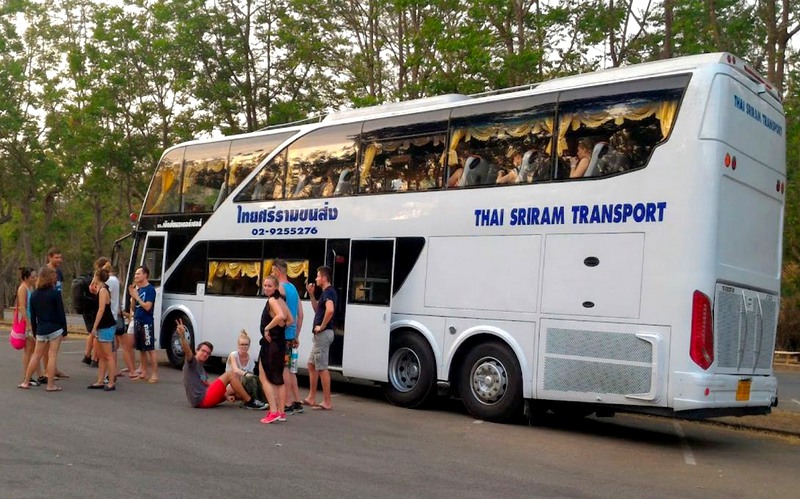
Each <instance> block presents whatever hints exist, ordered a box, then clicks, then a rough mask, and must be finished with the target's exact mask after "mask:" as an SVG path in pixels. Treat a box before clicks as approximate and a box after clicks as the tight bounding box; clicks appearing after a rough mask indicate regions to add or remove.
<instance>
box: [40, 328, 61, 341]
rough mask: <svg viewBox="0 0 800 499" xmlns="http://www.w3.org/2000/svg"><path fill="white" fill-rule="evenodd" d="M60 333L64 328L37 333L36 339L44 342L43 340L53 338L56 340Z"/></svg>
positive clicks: (51, 339)
mask: <svg viewBox="0 0 800 499" xmlns="http://www.w3.org/2000/svg"><path fill="white" fill-rule="evenodd" d="M62 334H64V330H63V329H58V330H56V331H53V332H52V333H50V334H37V335H36V341H42V342H44V341H53V340H56V339H58V338H61V335H62Z"/></svg>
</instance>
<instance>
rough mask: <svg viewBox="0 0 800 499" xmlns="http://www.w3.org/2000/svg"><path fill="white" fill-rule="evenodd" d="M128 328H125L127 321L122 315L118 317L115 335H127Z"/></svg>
mask: <svg viewBox="0 0 800 499" xmlns="http://www.w3.org/2000/svg"><path fill="white" fill-rule="evenodd" d="M127 329H128V328H126V327H125V319H124V318H123V317H122V316H121V315H120V316H118V317H117V325H116V326H115V327H114V334H115V335H117V336H120V335H123V334H125V331H127Z"/></svg>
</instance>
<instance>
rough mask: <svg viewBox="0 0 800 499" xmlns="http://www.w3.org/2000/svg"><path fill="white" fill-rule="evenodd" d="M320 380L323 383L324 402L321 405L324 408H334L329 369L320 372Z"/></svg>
mask: <svg viewBox="0 0 800 499" xmlns="http://www.w3.org/2000/svg"><path fill="white" fill-rule="evenodd" d="M319 381H320V384H321V385H322V403H321V404H320V407H322V408H323V409H333V404H332V403H331V373H330V371H328V370H327V369H323V370H321V371H320V372H319Z"/></svg>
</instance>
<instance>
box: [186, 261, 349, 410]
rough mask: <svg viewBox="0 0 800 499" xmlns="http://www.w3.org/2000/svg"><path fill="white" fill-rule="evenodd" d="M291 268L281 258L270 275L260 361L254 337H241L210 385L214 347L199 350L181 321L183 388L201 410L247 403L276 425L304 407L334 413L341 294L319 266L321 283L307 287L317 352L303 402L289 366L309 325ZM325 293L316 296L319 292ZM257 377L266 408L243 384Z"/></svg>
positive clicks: (265, 287) (326, 270) (310, 361)
mask: <svg viewBox="0 0 800 499" xmlns="http://www.w3.org/2000/svg"><path fill="white" fill-rule="evenodd" d="M287 272H288V270H287V264H286V262H285V261H283V260H275V261H274V262H273V264H272V273H271V274H270V275H267V276H265V278H264V282H263V284H262V287H263V292H264V296H265V297H266V298H267V301H266V303H265V304H264V309H263V311H262V313H261V321H260V325H259V332H260V340H259V344H260V349H259V353H258V357H257V359H253V358H251V356H250V354H249V348H250V336H249V335H248V334H247V333H246V332H244V331H243V332H242V333H240V335H239V338H238V341H237V350H236V351H234V352H232V353H231V354H230V355H229V356H228V360H227V365H226V370H225V373H223V374H222V375H221V376H220V377H219V378H217V379H216V380H214V381H210V380H209V377H208V374H207V373H206V371H205V369H204V368H203V363H204V362H205V361H207V360H208V358H209V357H210V356H211V353H212V352H213V351H214V346H213V345H212V344H211V343H210V342H208V341H203V342H201V343H200V344H199V345H197V349H196V351H193V350H192V348H191V346H190V345H189V341H188V340H187V339H186V325H185V324H184V323H183V321H181V320H178V321H177V322H176V330H177V332H178V338H179V339H180V342H181V347H182V348H183V353H184V365H183V384H184V388H185V390H186V398H187V399H188V401H189V403H190V404H191V405H192V406H194V407H197V408H204V409H205V408H210V407H215V406H217V405H219V404H222V403H223V402H225V401H226V400H227V401H230V402H233V401H236V400H241V401H242V402H243V406H244V407H246V408H248V409H264V410H266V409H269V412H268V413H267V415H266V416H264V417H263V418H262V419H261V422H262V423H265V424H271V423H276V422H284V421H286V415H287V413H300V412H303V411H304V406H309V407H311V408H312V409H319V410H331V409H333V403H332V401H331V378H330V372H329V370H328V358H329V352H330V346H331V344H332V343H333V338H334V332H333V326H334V323H333V320H334V311H335V310H336V300H337V296H336V291H335V290H334V289H333V287H332V286H331V279H332V272H331V269H330V268H329V267H324V266H323V267H319V268H318V269H317V276H316V279H315V283H309V284H308V286H307V290H308V294H309V296H310V297H311V304H312V307H313V308H314V312H315V313H314V322H313V328H312V333H313V334H312V349H311V354H310V356H309V358H308V363H307V367H308V373H309V379H310V389H309V393H308V396H307V397H306V398H305V399H302V400H301V399H300V394H299V389H298V386H297V376H296V374H295V373H294V372H292V371H293V370H291V369H289V366H288V362H289V360H290V358H291V351H292V349H296V348H297V347H298V346H299V342H300V331H301V329H302V325H303V308H302V306H301V304H300V295H299V293H298V291H297V289H296V288H295V286H294V284H292V283H291V282H289V279H288V274H287ZM317 287H319V288H320V290H321V294H320V296H319V298H317V297H316V290H317V289H316V288H317ZM253 375H257V376H258V379H259V382H260V384H261V388H262V389H263V393H264V395H265V397H266V399H267V400H266V402H267V403H266V404H265V403H264V402H263V401H261V400H258V399H256V398H255V397H253V395H252V394H250V393H248V391H247V390H246V389H245V387H244V384H243V379H244V378H245V377H247V376H253ZM318 384H321V386H322V402H321V403H319V404H318V403H317V386H318Z"/></svg>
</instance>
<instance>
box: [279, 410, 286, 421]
mask: <svg viewBox="0 0 800 499" xmlns="http://www.w3.org/2000/svg"><path fill="white" fill-rule="evenodd" d="M278 421H280V422H281V423H285V422H286V413H285V412H281V413H278Z"/></svg>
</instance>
